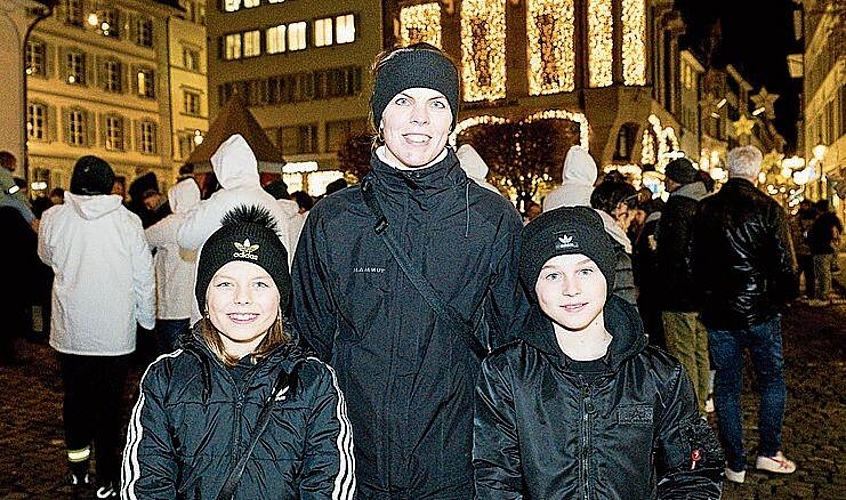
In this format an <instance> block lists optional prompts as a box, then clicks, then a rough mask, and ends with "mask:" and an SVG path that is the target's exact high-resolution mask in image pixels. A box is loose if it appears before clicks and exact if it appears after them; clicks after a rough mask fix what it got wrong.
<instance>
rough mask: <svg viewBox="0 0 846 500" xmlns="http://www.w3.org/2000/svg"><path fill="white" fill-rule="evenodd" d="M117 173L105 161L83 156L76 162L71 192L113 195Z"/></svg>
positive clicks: (72, 175)
mask: <svg viewBox="0 0 846 500" xmlns="http://www.w3.org/2000/svg"><path fill="white" fill-rule="evenodd" d="M114 182H115V172H114V170H112V167H110V166H109V164H108V163H106V161H105V160H103V159H101V158H98V157H96V156H92V155H87V156H83V157H82V158H80V159H79V160H77V161H76V165H74V166H73V174H71V181H70V192H71V193H73V194H83V195H95V194H111V192H112V185H113V184H114Z"/></svg>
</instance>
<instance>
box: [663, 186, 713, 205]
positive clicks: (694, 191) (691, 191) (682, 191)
mask: <svg viewBox="0 0 846 500" xmlns="http://www.w3.org/2000/svg"><path fill="white" fill-rule="evenodd" d="M670 196H671V197H672V196H684V197H685V198H690V199H692V200H694V201H699V200H701V199H702V198H704V197H706V196H708V190H707V189H706V188H705V184H703V183H702V182H698V181H697V182H692V183H690V184H685V185H683V186H681V187H679V188H678V189H676V190H675V191H673V192H672V193H670Z"/></svg>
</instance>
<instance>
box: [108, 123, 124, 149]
mask: <svg viewBox="0 0 846 500" xmlns="http://www.w3.org/2000/svg"><path fill="white" fill-rule="evenodd" d="M105 125H106V142H105V144H104V146H105V147H106V149H107V150H109V151H121V150H123V118H121V117H119V116H107V117H106V123H105Z"/></svg>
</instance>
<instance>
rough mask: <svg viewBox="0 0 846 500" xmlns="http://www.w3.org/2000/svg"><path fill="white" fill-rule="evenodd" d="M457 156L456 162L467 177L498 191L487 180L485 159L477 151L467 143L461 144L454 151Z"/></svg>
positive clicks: (487, 170)
mask: <svg viewBox="0 0 846 500" xmlns="http://www.w3.org/2000/svg"><path fill="white" fill-rule="evenodd" d="M455 156H457V157H458V163H459V165H461V168H462V169H463V170H464V173H466V174H467V177H469V178H470V180H471V181H473V182H475V183H476V184H478V185H480V186H482V187H483V188H486V189H489V190H491V191H494V192H495V193H499V190H498V189H497V188H496V187H494V185H493V184H491V183H490V182H488V181H487V177H488V172H489V169H488V165H487V164H486V163H485V160H483V159H482V157H481V156H479V153H478V152H477V151H476V150H475V149H474V148H473V146H471V145H469V144H462V145H461V147H459V148H458V151H456V152H455Z"/></svg>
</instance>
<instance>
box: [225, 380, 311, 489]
mask: <svg viewBox="0 0 846 500" xmlns="http://www.w3.org/2000/svg"><path fill="white" fill-rule="evenodd" d="M298 366H299V363H297V364H295V365H294V367H293V368H292V369H291V373H290V374H288V373H286V372H285V370H284V369H283V370H280V371H279V375H278V376H277V377H276V383H274V384H273V388H272V389H271V391H270V394H269V395H268V396H267V399H266V400H265V401H264V406H263V407H262V409H261V413H259V416H258V421H256V427H255V429H253V433H252V435H250V443H249V445H248V446H247V449H246V450H244V453H243V454H242V455H241V457H240V458H239V459H238V462H237V463H236V464H235V467H233V468H232V471H231V472H230V473H229V477H227V478H226V482H225V483H223V487H222V488H221V489H220V492H219V493H218V494H217V500H231V499H232V498H233V496H234V495H235V488H236V487H237V486H238V482H239V481H241V475H242V474H243V473H244V469H245V468H246V467H247V461H249V459H250V456H251V455H252V454H253V450H254V449H255V447H256V444H258V440H259V438H260V437H261V435H262V433H263V432H264V430H265V429H266V428H267V424H268V422H270V411H271V409H272V408H273V402H274V401H275V399H276V395H277V394H279V391H281V390H282V389H285V388H286V387H287V388H288V392H289V393H291V394H293V392H294V391H295V390H296V384H295V382H296V377H297V375H296V370H297V367H298Z"/></svg>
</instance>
